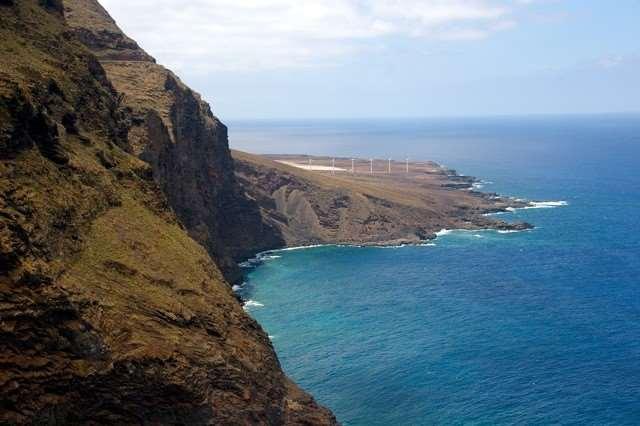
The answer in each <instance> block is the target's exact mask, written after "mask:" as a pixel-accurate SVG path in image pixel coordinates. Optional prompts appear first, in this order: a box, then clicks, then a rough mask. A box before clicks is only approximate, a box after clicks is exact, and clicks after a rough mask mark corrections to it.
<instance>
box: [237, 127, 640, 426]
mask: <svg viewBox="0 0 640 426" xmlns="http://www.w3.org/2000/svg"><path fill="white" fill-rule="evenodd" d="M230 129H231V130H230V135H231V142H232V146H234V147H237V148H241V149H245V150H249V151H254V152H274V153H282V152H295V153H310V154H325V155H346V156H351V155H358V156H362V157H369V156H380V157H384V158H386V157H388V156H392V157H395V158H404V157H405V156H409V157H411V158H413V159H435V160H437V161H440V162H442V163H444V164H446V165H448V166H450V167H453V168H456V169H457V170H459V171H460V172H462V173H465V174H472V175H475V176H478V177H480V178H483V179H485V180H487V181H490V182H492V184H488V185H486V187H485V189H486V190H491V191H497V192H500V193H502V194H507V195H513V196H517V197H523V198H529V199H536V200H557V201H560V200H562V201H566V202H567V203H568V205H567V206H565V207H558V208H553V209H535V210H520V211H517V212H516V213H509V214H505V215H504V216H503V217H504V218H511V219H513V220H516V219H517V220H526V221H528V222H531V223H533V224H534V225H536V229H535V230H533V231H531V232H522V233H513V234H498V233H496V232H491V231H486V232H453V233H451V234H448V235H445V236H442V237H439V238H438V239H437V240H436V241H435V245H433V246H424V247H404V248H397V249H390V248H386V249H383V248H354V247H321V248H314V249H304V250H292V251H282V252H277V253H275V255H276V256H279V257H276V256H274V257H273V258H271V259H270V260H266V261H265V262H264V263H263V264H262V265H261V266H259V267H257V268H255V269H251V270H247V284H246V285H245V286H244V288H243V289H242V290H241V291H242V292H243V295H244V296H245V297H246V298H248V299H251V300H253V301H255V302H258V303H260V304H262V305H264V306H250V307H248V309H249V311H250V313H251V314H252V315H253V316H254V317H255V318H256V319H257V320H258V321H259V322H260V323H261V324H262V326H263V327H264V328H265V329H266V330H267V332H268V333H269V334H270V335H271V336H272V341H273V344H274V346H275V347H276V349H277V352H278V354H279V357H280V360H281V362H282V364H283V367H284V369H285V371H286V372H287V373H288V374H289V375H290V376H291V377H292V378H293V379H295V380H296V381H297V382H298V383H300V384H301V385H302V386H303V387H304V388H305V389H307V390H309V391H311V392H312V393H313V394H314V396H315V397H316V398H317V399H318V400H319V401H320V402H321V403H323V404H325V405H327V406H328V407H330V408H331V409H332V410H333V411H334V412H335V413H336V415H337V416H338V418H339V420H341V421H342V422H343V423H344V424H345V425H422V424H487V425H492V424H594V425H603V424H639V423H640V169H639V166H640V159H639V158H640V117H639V116H589V117H536V118H526V119H525V118H500V119H498V118H496V119H466V120H464V119H451V120H405V121H371V122H367V121H356V122H349V121H335V122H330V121H318V122H311V123H309V122H307V123H302V122H297V123H296V122H291V123H285V122H280V123H276V122H254V123H251V122H243V123H231V126H230Z"/></svg>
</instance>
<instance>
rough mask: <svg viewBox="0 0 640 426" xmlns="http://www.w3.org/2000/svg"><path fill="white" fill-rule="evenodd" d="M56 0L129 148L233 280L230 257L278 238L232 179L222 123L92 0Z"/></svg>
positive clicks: (279, 241)
mask: <svg viewBox="0 0 640 426" xmlns="http://www.w3.org/2000/svg"><path fill="white" fill-rule="evenodd" d="M64 5H65V15H66V18H67V21H68V22H69V24H70V25H71V26H72V27H73V28H74V29H75V32H76V35H77V37H79V38H80V39H81V40H82V41H83V42H84V43H85V44H86V45H87V47H89V48H90V49H91V50H92V51H93V52H94V53H95V54H96V55H97V57H98V59H99V60H100V61H101V63H102V65H103V67H104V69H105V70H106V72H107V77H108V79H109V80H110V81H111V83H112V84H113V85H114V87H115V89H116V90H117V91H118V93H119V94H120V95H121V96H122V103H123V105H126V106H127V107H129V108H130V109H131V112H132V121H131V128H130V131H129V144H130V146H131V147H132V153H133V154H134V155H137V156H139V157H140V158H141V159H143V160H145V161H146V162H148V163H149V164H151V166H152V169H153V176H154V179H156V181H157V182H158V183H159V185H160V186H161V188H162V189H163V192H164V193H165V194H166V196H167V199H168V200H169V204H170V205H171V207H172V208H173V210H174V211H175V212H176V214H177V215H178V217H179V218H180V220H181V221H182V223H183V224H184V225H185V227H186V228H187V229H188V231H189V234H190V235H191V236H192V237H193V238H194V239H195V240H196V241H198V242H200V243H201V244H202V245H203V246H204V247H205V248H206V249H207V250H208V251H209V253H210V254H211V255H212V256H213V257H214V258H215V260H216V261H217V263H218V265H219V266H220V268H221V269H222V271H223V273H224V274H225V276H226V277H227V279H228V280H230V281H232V282H235V281H237V280H239V279H240V271H239V269H238V267H237V264H236V260H238V259H242V258H245V257H248V256H251V255H252V254H254V253H256V252H257V251H261V250H265V249H267V248H272V247H274V246H279V245H282V243H283V241H282V239H281V238H280V236H279V233H278V232H277V230H275V229H273V228H272V227H271V226H270V225H269V224H268V223H266V222H264V221H263V220H262V217H261V215H260V211H259V208H258V206H257V205H256V204H255V203H254V202H252V201H251V200H250V199H248V198H247V197H245V195H244V193H243V190H242V189H241V188H240V187H239V185H238V184H237V182H236V180H235V176H234V173H233V160H232V159H231V156H230V153H229V148H228V139H227V128H226V126H225V125H224V124H222V122H220V120H218V119H217V118H216V117H215V116H214V115H213V114H212V112H211V110H210V108H209V105H208V104H207V103H206V102H204V101H203V100H202V99H201V98H200V96H199V95H198V94H197V93H195V92H194V91H192V90H191V89H190V88H188V87H187V86H185V85H184V84H183V83H182V82H181V81H180V79H179V78H178V77H177V76H176V75H175V74H173V73H172V72H171V71H169V70H167V69H166V68H164V67H162V66H161V65H158V64H156V63H155V61H154V60H153V58H152V57H151V56H149V55H148V54H147V53H145V52H144V51H143V50H142V49H140V48H139V47H138V45H137V44H136V43H135V42H133V41H132V40H131V39H129V38H128V37H127V36H126V35H124V34H123V33H122V31H120V29H119V28H118V26H117V25H116V24H115V23H114V21H113V19H111V17H110V16H109V15H108V13H107V12H106V11H105V10H104V9H103V8H102V7H101V6H100V4H98V3H97V1H95V0H64Z"/></svg>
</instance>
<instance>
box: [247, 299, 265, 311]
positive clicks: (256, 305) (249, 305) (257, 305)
mask: <svg viewBox="0 0 640 426" xmlns="http://www.w3.org/2000/svg"><path fill="white" fill-rule="evenodd" d="M263 306H264V305H263V304H262V303H260V302H256V301H255V300H251V299H249V300H247V301H246V302H244V306H243V308H244V309H245V310H247V309H250V308H262V307H263Z"/></svg>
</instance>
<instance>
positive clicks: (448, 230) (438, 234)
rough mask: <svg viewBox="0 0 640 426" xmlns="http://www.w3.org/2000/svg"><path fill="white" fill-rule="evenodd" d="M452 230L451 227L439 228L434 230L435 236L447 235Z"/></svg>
mask: <svg viewBox="0 0 640 426" xmlns="http://www.w3.org/2000/svg"><path fill="white" fill-rule="evenodd" d="M451 232H452V230H451V229H444V228H443V229H441V230H439V231H438V232H436V237H442V236H443V235H447V234H450V233H451Z"/></svg>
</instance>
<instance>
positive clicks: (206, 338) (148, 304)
mask: <svg viewBox="0 0 640 426" xmlns="http://www.w3.org/2000/svg"><path fill="white" fill-rule="evenodd" d="M0 58H2V60H1V61H0V401H1V402H0V423H3V424H4V423H9V424H14V423H45V424H77V423H108V424H112V423H120V424H132V423H151V424H229V423H233V424H256V423H265V424H287V423H289V424H296V423H305V422H307V423H308V422H313V423H332V422H334V421H335V420H334V419H333V417H332V416H331V414H330V413H329V412H328V411H327V410H325V409H323V408H321V407H319V406H317V405H316V404H315V402H314V401H313V400H312V399H311V398H310V397H309V396H308V395H306V394H304V392H302V391H300V390H299V389H298V388H297V387H296V386H295V385H293V384H292V383H291V382H290V381H289V380H288V379H287V378H286V377H285V376H284V374H283V373H282V371H281V370H280V366H279V363H278V360H277V357H276V355H275V353H274V351H273V348H272V346H271V344H270V342H269V340H268V338H267V336H266V335H265V334H264V332H263V331H262V329H261V328H260V327H259V325H258V324H256V322H255V321H253V320H252V319H251V318H250V317H249V316H248V315H246V314H245V312H244V311H243V309H242V307H241V306H240V304H239V303H238V301H237V300H236V298H235V297H234V295H233V294H232V292H231V290H230V287H229V285H228V283H227V282H226V281H225V280H224V278H223V276H222V274H221V272H220V269H219V268H218V266H217V265H216V263H214V262H213V261H212V260H211V258H210V255H209V253H208V252H207V250H205V248H203V246H202V245H200V244H199V243H197V242H196V241H194V240H193V239H192V238H191V237H190V236H189V234H188V232H187V231H186V229H185V228H184V225H183V222H182V221H181V219H180V218H179V216H176V214H175V213H174V210H173V209H172V208H171V204H170V202H169V201H168V197H167V195H166V193H165V192H163V190H164V189H165V187H163V185H162V181H161V180H159V179H158V178H157V169H154V167H153V165H152V164H149V163H147V162H145V161H143V160H141V159H140V158H138V156H137V155H135V154H136V153H135V147H134V146H132V144H131V143H130V138H129V131H130V129H131V128H132V127H134V124H133V123H134V122H135V120H136V116H135V114H134V112H133V111H132V108H131V107H129V106H127V105H126V103H125V102H124V99H123V96H122V95H121V94H119V93H117V92H116V89H114V87H113V86H112V83H111V81H110V80H109V78H108V75H107V73H105V71H104V69H103V67H102V66H101V64H100V63H99V62H98V60H97V59H96V57H95V56H94V55H93V54H92V53H91V52H90V51H89V50H88V49H87V48H86V47H85V44H84V43H81V42H80V40H79V39H78V37H77V32H76V31H75V30H73V29H72V28H70V27H69V26H67V24H66V22H65V19H64V16H63V9H62V5H61V3H59V2H56V1H37V0H21V1H15V2H12V1H3V2H0ZM165 160H166V159H164V158H160V159H158V161H159V162H160V163H159V164H158V166H159V167H161V166H162V164H164V163H162V161H165Z"/></svg>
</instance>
